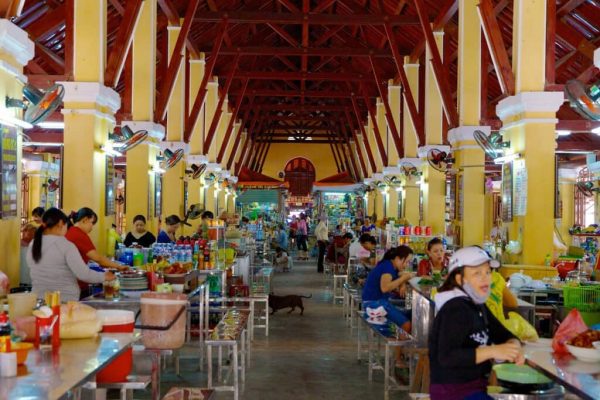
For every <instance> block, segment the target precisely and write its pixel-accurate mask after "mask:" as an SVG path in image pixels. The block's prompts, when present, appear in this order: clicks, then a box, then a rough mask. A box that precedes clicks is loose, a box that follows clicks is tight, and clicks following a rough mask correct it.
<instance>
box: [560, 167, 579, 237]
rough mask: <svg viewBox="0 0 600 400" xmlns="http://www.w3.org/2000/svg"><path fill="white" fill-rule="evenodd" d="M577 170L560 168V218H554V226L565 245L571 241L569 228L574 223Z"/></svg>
mask: <svg viewBox="0 0 600 400" xmlns="http://www.w3.org/2000/svg"><path fill="white" fill-rule="evenodd" d="M576 178H577V170H574V169H573V170H569V169H560V170H559V171H558V183H559V185H560V186H559V191H560V204H559V207H560V211H561V218H560V219H557V220H556V226H557V228H558V231H559V233H560V236H561V238H562V240H563V242H564V244H565V245H567V246H569V245H570V244H571V242H572V238H571V235H570V234H569V228H571V227H572V226H573V224H574V223H575V190H576V189H575V179H576Z"/></svg>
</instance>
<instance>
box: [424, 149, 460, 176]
mask: <svg viewBox="0 0 600 400" xmlns="http://www.w3.org/2000/svg"><path fill="white" fill-rule="evenodd" d="M427 161H428V162H429V165H431V167H432V168H433V169H435V170H436V171H440V172H448V165H449V164H452V163H453V162H454V158H452V157H450V155H449V154H448V153H446V152H445V151H442V150H438V149H431V150H429V151H428V152H427Z"/></svg>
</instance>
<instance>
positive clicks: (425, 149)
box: [417, 144, 450, 158]
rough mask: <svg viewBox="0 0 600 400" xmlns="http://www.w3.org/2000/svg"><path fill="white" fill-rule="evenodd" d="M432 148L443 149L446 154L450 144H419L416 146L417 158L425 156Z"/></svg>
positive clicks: (448, 151)
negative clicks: (419, 145)
mask: <svg viewBox="0 0 600 400" xmlns="http://www.w3.org/2000/svg"><path fill="white" fill-rule="evenodd" d="M433 149H436V150H439V151H443V152H445V153H446V154H449V153H450V146H446V145H443V144H428V145H427V146H421V147H419V148H417V156H418V157H419V158H427V153H429V150H433Z"/></svg>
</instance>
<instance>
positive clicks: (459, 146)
mask: <svg viewBox="0 0 600 400" xmlns="http://www.w3.org/2000/svg"><path fill="white" fill-rule="evenodd" d="M478 4H479V1H478V0H459V3H458V7H459V8H458V9H459V13H458V15H459V24H458V39H459V44H458V96H457V103H458V114H459V123H460V126H459V127H457V128H455V129H451V130H450V131H449V132H448V140H449V141H450V144H451V145H452V153H453V156H454V159H455V168H456V169H457V170H458V173H457V176H456V178H457V186H458V188H457V199H458V200H457V204H456V209H457V218H456V220H455V221H454V223H453V225H454V226H455V227H456V230H457V231H458V237H455V238H454V239H456V240H458V244H460V245H462V246H468V245H481V244H482V242H483V239H484V220H485V210H484V209H485V201H484V200H485V199H484V177H485V172H484V163H485V156H484V153H483V150H482V149H481V148H480V147H479V146H478V145H477V143H476V142H475V140H474V138H473V132H474V131H475V130H476V129H479V130H481V131H483V132H485V133H487V134H489V132H490V129H489V127H480V126H479V119H480V115H481V25H480V22H479V16H478V14H477V5H478Z"/></svg>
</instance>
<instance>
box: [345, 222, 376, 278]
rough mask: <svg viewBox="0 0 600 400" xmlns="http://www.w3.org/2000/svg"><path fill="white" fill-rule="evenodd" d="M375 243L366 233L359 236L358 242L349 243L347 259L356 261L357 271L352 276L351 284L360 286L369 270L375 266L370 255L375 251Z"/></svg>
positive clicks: (373, 259) (373, 258)
mask: <svg viewBox="0 0 600 400" xmlns="http://www.w3.org/2000/svg"><path fill="white" fill-rule="evenodd" d="M376 245H377V241H376V240H375V238H374V237H373V236H371V235H369V234H368V233H364V234H362V235H361V236H360V238H359V239H358V241H356V242H354V243H351V244H350V247H349V249H348V256H349V258H354V259H356V260H357V261H358V264H359V265H358V267H359V268H358V270H357V271H355V272H354V273H353V275H352V283H354V284H359V285H362V284H363V283H364V281H365V279H366V277H367V274H368V273H369V271H371V268H373V267H374V266H375V263H376V260H375V257H371V253H372V252H373V251H374V250H375V246H376Z"/></svg>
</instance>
